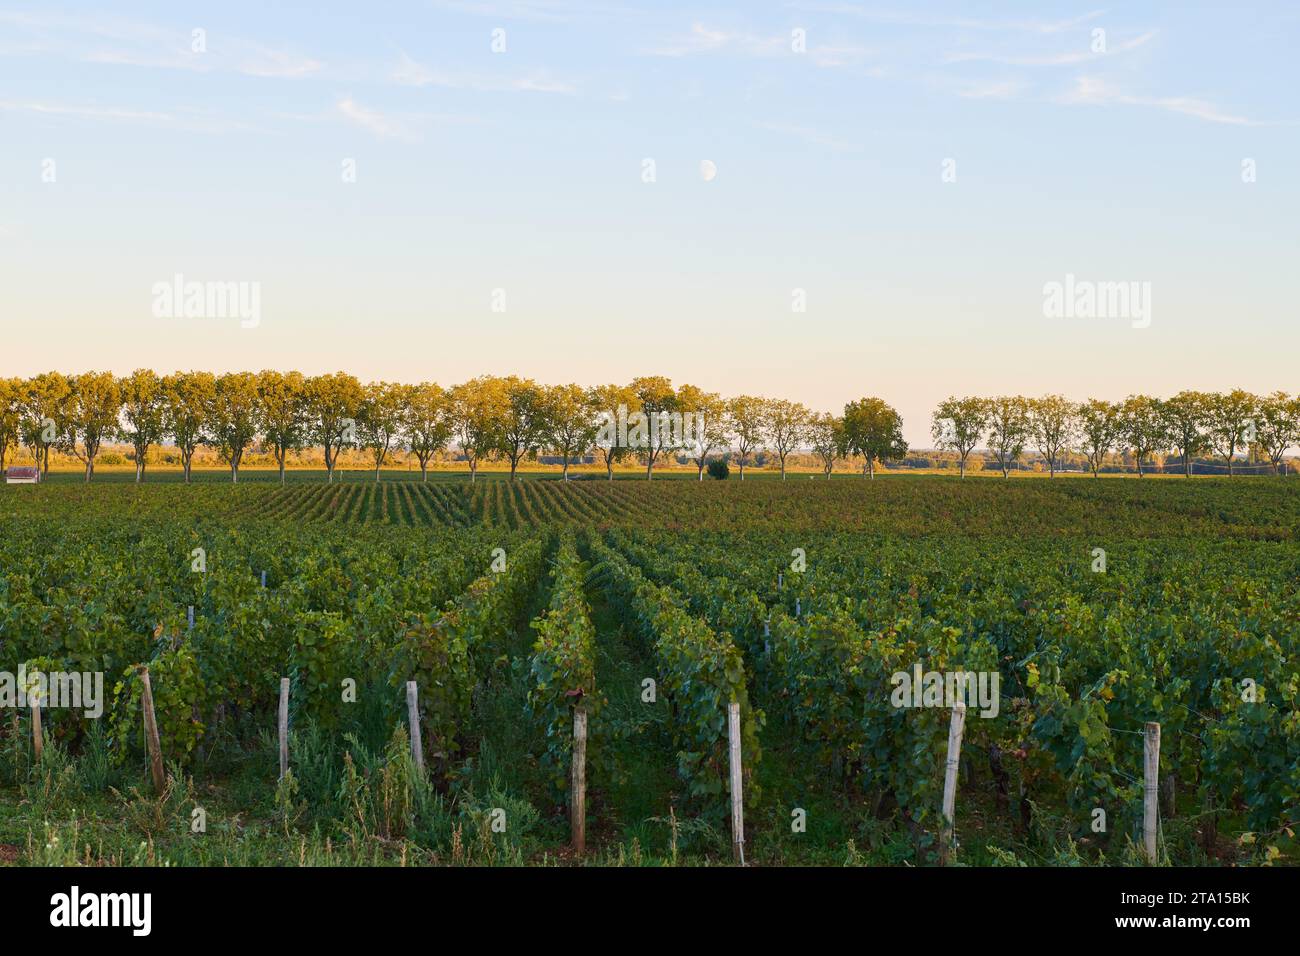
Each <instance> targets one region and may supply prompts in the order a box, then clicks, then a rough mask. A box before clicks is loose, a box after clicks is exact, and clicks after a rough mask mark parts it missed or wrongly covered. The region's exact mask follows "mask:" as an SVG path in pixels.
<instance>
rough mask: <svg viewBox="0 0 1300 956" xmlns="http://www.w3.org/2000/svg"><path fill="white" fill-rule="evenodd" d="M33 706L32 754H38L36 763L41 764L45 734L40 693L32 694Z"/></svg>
mask: <svg viewBox="0 0 1300 956" xmlns="http://www.w3.org/2000/svg"><path fill="white" fill-rule="evenodd" d="M30 699H31V706H32V752H33V753H34V754H36V762H37V763H40V762H41V754H43V753H44V752H45V734H44V733H43V732H42V730H41V695H40V692H39V691H33V692H32V694H31V698H30Z"/></svg>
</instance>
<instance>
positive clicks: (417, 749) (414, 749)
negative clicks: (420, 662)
mask: <svg viewBox="0 0 1300 956" xmlns="http://www.w3.org/2000/svg"><path fill="white" fill-rule="evenodd" d="M406 721H407V723H408V724H410V727H411V760H412V761H413V762H414V763H415V769H416V770H418V771H420V773H421V774H423V773H424V746H423V745H422V743H421V741H420V687H419V685H418V684H416V683H415V681H413V680H408V681H407V682H406Z"/></svg>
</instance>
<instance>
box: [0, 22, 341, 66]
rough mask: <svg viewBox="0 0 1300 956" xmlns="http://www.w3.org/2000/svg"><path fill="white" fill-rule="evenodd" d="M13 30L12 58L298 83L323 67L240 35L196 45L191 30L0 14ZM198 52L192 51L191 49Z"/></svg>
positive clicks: (205, 38)
mask: <svg viewBox="0 0 1300 956" xmlns="http://www.w3.org/2000/svg"><path fill="white" fill-rule="evenodd" d="M0 24H5V25H7V26H8V27H10V28H12V32H11V36H9V37H8V38H6V39H7V41H8V42H9V43H10V44H11V45H10V46H8V47H7V50H8V52H10V53H11V54H13V55H31V54H41V55H47V56H61V57H64V58H67V59H71V60H76V61H79V62H82V63H98V64H105V65H111V66H129V67H138V68H149V69H164V70H187V71H190V72H195V73H239V74H242V75H244V76H256V77H270V78H278V79H298V78H301V77H306V76H311V75H313V74H315V73H318V72H320V71H321V70H322V69H323V67H324V64H323V63H322V62H321V61H320V60H317V59H314V58H312V57H309V56H303V55H301V54H298V53H295V52H292V51H289V50H282V49H276V48H273V47H269V46H266V45H264V44H261V43H257V42H254V41H251V40H246V39H243V38H241V37H237V36H231V35H228V34H219V33H216V32H212V33H211V34H204V35H203V36H202V38H201V39H202V42H201V43H200V42H198V40H197V39H196V37H195V35H194V33H193V30H189V29H186V30H179V29H171V28H164V27H158V26H154V25H152V24H147V23H140V22H136V21H131V20H124V19H121V18H114V17H103V16H97V15H96V16H70V15H66V14H47V13H17V12H9V11H0ZM196 46H198V47H199V49H198V50H196V49H195V47H196Z"/></svg>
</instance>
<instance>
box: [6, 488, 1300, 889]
mask: <svg viewBox="0 0 1300 956" xmlns="http://www.w3.org/2000/svg"><path fill="white" fill-rule="evenodd" d="M1298 538H1300V483H1293V482H1291V481H1289V480H1287V479H1263V480H1252V481H1244V480H1240V479H1238V480H1228V479H1222V480H1220V479H1197V480H1194V481H1171V480H1166V481H1146V482H1137V481H1124V482H1083V481H1054V482H1048V481H1033V482H1029V481H1025V482H1011V483H1008V484H1003V483H998V482H982V481H967V482H962V481H959V480H955V479H944V478H933V479H927V478H912V479H886V480H879V481H874V482H865V481H853V480H839V481H829V482H826V481H807V480H803V481H791V482H785V483H781V482H771V481H769V482H762V481H759V482H746V483H744V484H741V483H739V482H735V481H731V482H710V483H704V484H700V483H696V482H678V481H657V482H649V483H647V482H640V481H625V480H620V481H614V482H601V481H582V482H561V481H552V480H538V479H531V480H528V479H525V480H519V481H516V482H510V481H505V480H500V479H489V480H480V481H479V482H476V483H475V484H473V485H471V484H470V483H469V482H468V481H464V480H461V481H433V482H429V483H424V482H420V481H418V480H416V481H400V480H397V481H383V482H365V483H362V482H347V483H336V484H332V485H331V484H325V483H323V482H316V483H308V482H301V483H293V484H289V485H286V486H283V487H281V486H279V485H278V484H258V483H250V484H241V485H238V486H225V485H215V484H211V485H208V484H196V485H192V486H189V485H175V484H171V485H168V484H158V485H152V486H144V487H139V486H133V485H126V484H103V485H89V486H74V485H48V486H36V487H21V488H3V489H0V671H3V672H6V673H10V674H18V673H21V672H25V673H28V674H30V673H32V672H43V673H50V674H53V673H67V674H103V675H104V676H103V700H102V714H98V715H93V716H91V715H88V714H87V713H86V712H85V711H86V708H84V707H60V706H54V705H50V706H45V707H32V706H30V705H29V706H26V707H21V706H12V705H11V706H7V707H5V708H4V709H5V710H7V711H8V713H4V714H0V718H2V719H0V860H6V859H8V860H17V861H19V862H26V863H46V864H61V863H74V862H82V863H87V862H88V863H95V862H110V863H126V864H130V863H145V864H157V863H176V864H196V863H204V864H223V863H246V864H294V865H296V864H300V863H323V864H340V865H342V864H355V863H377V864H476V865H477V864H484V865H487V864H539V865H551V864H570V863H578V862H592V863H603V864H627V865H636V864H663V863H683V864H685V863H692V864H695V863H699V864H703V863H730V862H731V861H733V859H737V858H738V856H739V855H740V854H741V852H742V851H741V850H740V849H739V848H738V847H737V846H736V841H737V826H738V821H737V814H738V813H740V814H743V834H744V839H743V858H744V860H745V862H746V863H747V864H749V865H773V864H833V865H839V864H910V865H930V864H937V863H939V862H948V863H953V862H956V863H958V864H970V865H1018V864H1021V863H1025V864H1061V865H1076V864H1088V865H1092V864H1101V865H1105V864H1141V863H1144V862H1147V860H1148V857H1149V854H1148V853H1147V852H1146V851H1144V847H1143V836H1144V834H1143V827H1144V824H1145V823H1146V822H1148V821H1150V819H1151V817H1150V814H1149V813H1145V814H1144V800H1145V799H1147V798H1148V797H1149V794H1147V793H1146V792H1145V790H1144V728H1145V727H1146V726H1147V725H1148V724H1149V723H1152V722H1155V723H1158V724H1159V725H1160V747H1159V778H1158V779H1159V791H1158V794H1157V798H1158V811H1159V812H1158V831H1157V843H1156V860H1157V862H1159V863H1163V864H1170V865H1188V864H1194V863H1211V864H1261V863H1274V862H1277V863H1294V862H1296V861H1297V860H1298V859H1300V847H1298V846H1297V844H1296V841H1295V839H1294V836H1293V827H1294V825H1296V824H1297V823H1300V715H1298V714H1300V712H1298V711H1297V702H1298V701H1300V664H1297V661H1298V660H1300V594H1298V593H1297V589H1296V583H1297V581H1298V580H1300V547H1297V539H1298ZM931 673H938V674H953V673H958V674H961V673H969V674H980V675H991V676H992V677H993V678H995V681H994V683H993V697H992V698H991V699H981V701H980V704H981V705H983V706H977V705H976V704H975V703H973V702H972V703H970V704H969V707H968V710H967V711H966V714H965V723H964V737H963V738H960V751H959V758H958V757H955V756H953V751H952V749H951V748H952V743H951V740H950V731H951V729H952V723H953V720H952V718H953V711H954V708H952V707H951V706H949V705H950V703H951V702H949V701H944V702H940V703H938V704H935V703H931V702H930V701H929V700H928V699H927V700H925V701H923V702H922V703H923V705H922V706H908V705H907V704H906V701H905V703H904V704H903V705H900V704H899V699H898V697H897V695H896V694H895V693H894V691H895V685H896V684H897V682H898V676H899V675H900V674H902V675H912V674H916V675H918V676H919V675H921V674H931ZM919 700H920V695H919V694H918V701H919ZM575 714H580V715H581V716H580V723H581V726H582V728H583V731H582V736H581V737H580V738H578V739H579V740H580V743H578V744H577V745H576V746H575ZM729 714H730V716H731V718H732V722H731V725H730V726H729ZM152 728H156V734H155V732H154V731H153V730H152ZM155 736H156V742H157V752H156V753H155V751H154V740H155ZM575 749H577V750H579V751H580V759H578V760H575ZM950 757H951V758H952V759H951V761H950ZM950 762H951V764H952V768H953V772H949V773H946V770H947V769H948V764H949V763H950ZM579 767H581V768H582V769H581V770H579V769H577V768H579ZM946 778H948V780H949V783H950V786H949V787H948V789H949V790H951V791H952V792H951V793H945V782H946ZM575 790H581V792H582V798H581V799H579V800H577V801H575ZM733 796H735V797H736V798H737V799H736V800H734V801H733V799H732V798H733ZM949 797H952V798H953V799H955V811H954V812H953V813H952V815H951V820H950V824H948V825H947V826H946V825H945V824H946V821H945V812H944V807H946V806H948V805H949ZM733 804H738V805H739V806H735V805H733ZM575 808H579V809H575ZM575 815H577V816H578V817H580V820H575V819H574V817H575ZM1099 823H1100V825H1099ZM578 831H581V832H582V834H583V835H582V838H580V839H579V838H578V837H577V836H576V835H575V834H576V833H577V832H578ZM580 851H581V852H580Z"/></svg>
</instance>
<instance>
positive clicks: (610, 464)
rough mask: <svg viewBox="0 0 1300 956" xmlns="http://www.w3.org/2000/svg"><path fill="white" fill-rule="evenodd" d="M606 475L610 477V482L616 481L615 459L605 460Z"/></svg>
mask: <svg viewBox="0 0 1300 956" xmlns="http://www.w3.org/2000/svg"><path fill="white" fill-rule="evenodd" d="M605 473H606V474H607V475H608V476H609V480H610V481H613V480H614V459H613V458H606V459H605Z"/></svg>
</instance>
